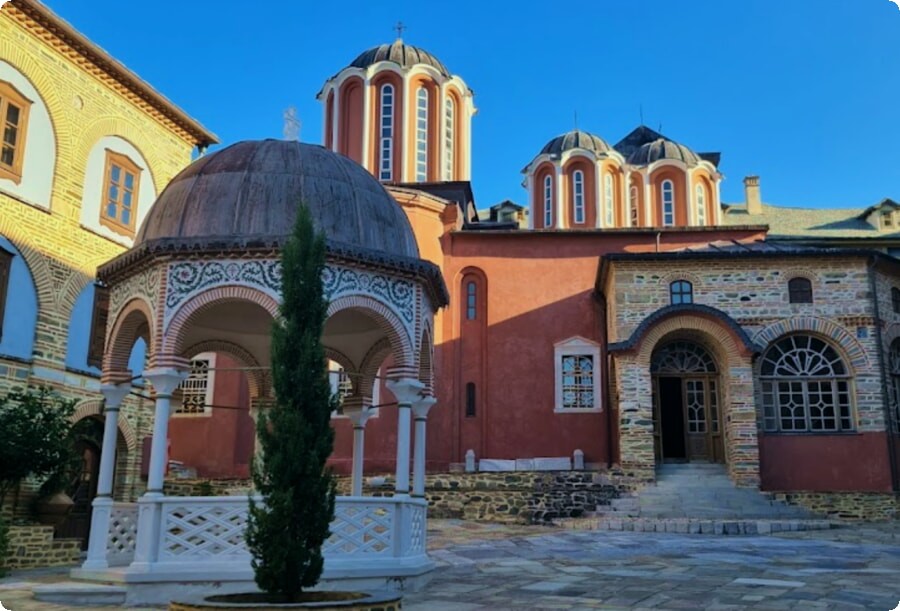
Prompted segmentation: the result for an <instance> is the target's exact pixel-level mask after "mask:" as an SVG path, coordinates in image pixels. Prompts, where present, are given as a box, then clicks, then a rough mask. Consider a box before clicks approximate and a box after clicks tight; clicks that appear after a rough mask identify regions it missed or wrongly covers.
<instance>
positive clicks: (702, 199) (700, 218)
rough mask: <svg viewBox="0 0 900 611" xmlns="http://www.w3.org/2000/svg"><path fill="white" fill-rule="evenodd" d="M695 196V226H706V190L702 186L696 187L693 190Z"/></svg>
mask: <svg viewBox="0 0 900 611" xmlns="http://www.w3.org/2000/svg"><path fill="white" fill-rule="evenodd" d="M694 192H695V193H696V196H697V224H698V225H701V226H705V225H706V189H705V188H704V187H703V185H697V187H696V188H695V189H694Z"/></svg>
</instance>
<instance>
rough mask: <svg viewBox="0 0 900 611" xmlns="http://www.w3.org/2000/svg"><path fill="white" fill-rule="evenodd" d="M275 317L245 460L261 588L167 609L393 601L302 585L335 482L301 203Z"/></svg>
mask: <svg viewBox="0 0 900 611" xmlns="http://www.w3.org/2000/svg"><path fill="white" fill-rule="evenodd" d="M281 262H282V301H281V308H280V316H279V318H278V320H277V321H275V323H274V324H273V325H272V382H273V387H274V390H275V398H276V401H275V404H274V405H273V406H272V407H271V408H269V409H268V410H267V411H265V412H261V413H260V415H259V418H258V420H257V427H256V434H257V436H258V439H259V446H258V447H259V448H260V455H259V456H256V457H255V459H254V463H253V468H252V477H253V483H254V486H255V488H256V491H257V492H258V493H259V494H260V495H261V496H262V498H263V502H262V503H254V502H252V501H251V503H250V513H249V520H248V526H247V532H246V540H247V547H248V548H249V550H250V552H251V554H252V556H253V560H252V566H253V571H254V576H255V579H256V584H257V585H258V586H259V588H260V590H261V592H257V593H248V594H226V595H218V596H211V597H207V598H204V599H201V600H195V601H192V602H188V603H177V602H173V603H171V604H170V606H169V609H170V610H178V611H188V610H195V609H236V608H244V609H269V608H271V609H276V608H277V609H283V608H303V607H311V608H315V609H319V610H321V609H370V608H380V609H385V610H387V609H399V607H400V605H399V600H400V596H399V594H394V593H392V594H388V595H384V596H378V595H374V596H373V595H370V594H365V593H362V592H333V591H332V592H328V591H310V588H313V587H314V586H315V585H316V584H317V583H318V581H319V578H320V577H321V575H322V569H323V566H324V559H323V557H322V544H323V543H325V540H326V539H328V537H329V535H330V532H329V525H330V524H331V521H332V520H333V519H334V498H335V480H334V477H333V475H332V473H331V471H330V469H329V468H327V467H326V464H325V463H326V461H327V460H328V457H329V456H330V455H331V452H332V449H333V445H334V431H333V429H332V428H331V412H332V411H333V410H335V409H336V408H337V405H338V403H337V396H336V395H332V392H331V385H330V384H329V382H328V375H327V371H326V359H325V351H324V349H323V347H322V331H323V328H324V325H325V318H326V315H327V309H328V303H327V302H326V301H325V298H324V291H323V287H322V273H323V271H324V269H325V239H324V237H323V236H322V235H321V234H319V233H317V232H316V231H315V229H314V227H313V222H312V217H311V215H310V214H309V211H308V210H307V209H306V207H305V206H301V207H300V209H299V210H298V214H297V222H296V224H295V226H294V230H293V233H292V235H291V237H290V238H289V239H288V241H287V243H286V244H285V245H284V248H283V250H282V255H281Z"/></svg>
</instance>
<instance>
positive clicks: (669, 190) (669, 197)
mask: <svg viewBox="0 0 900 611" xmlns="http://www.w3.org/2000/svg"><path fill="white" fill-rule="evenodd" d="M662 203H663V206H662V207H663V226H665V227H671V226H672V225H674V224H675V185H674V184H673V183H672V181H671V180H664V181H663V183H662Z"/></svg>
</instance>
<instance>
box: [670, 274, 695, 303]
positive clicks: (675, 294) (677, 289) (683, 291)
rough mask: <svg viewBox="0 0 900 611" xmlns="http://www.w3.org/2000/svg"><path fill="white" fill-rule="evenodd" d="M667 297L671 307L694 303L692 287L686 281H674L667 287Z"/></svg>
mask: <svg viewBox="0 0 900 611" xmlns="http://www.w3.org/2000/svg"><path fill="white" fill-rule="evenodd" d="M669 297H670V300H671V302H672V305H679V304H682V303H694V286H693V285H692V284H691V283H690V282H688V281H687V280H676V281H675V282H673V283H672V284H670V285H669Z"/></svg>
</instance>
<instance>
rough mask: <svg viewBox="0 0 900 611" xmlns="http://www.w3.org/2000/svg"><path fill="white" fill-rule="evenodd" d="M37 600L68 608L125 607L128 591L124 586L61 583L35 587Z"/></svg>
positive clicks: (76, 582)
mask: <svg viewBox="0 0 900 611" xmlns="http://www.w3.org/2000/svg"><path fill="white" fill-rule="evenodd" d="M33 592H34V598H35V600H39V601H41V602H48V603H57V604H61V605H65V606H66V607H74V606H97V605H115V606H117V607H122V606H124V605H125V596H126V594H127V590H126V589H125V588H124V587H122V586H112V585H104V584H97V583H84V582H80V581H63V582H60V583H52V584H44V585H38V586H35V587H34V589H33Z"/></svg>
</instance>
